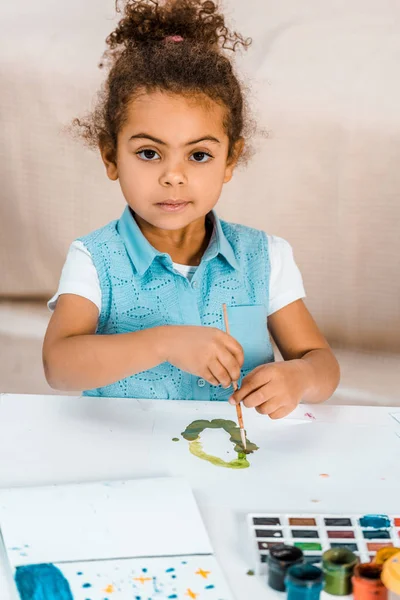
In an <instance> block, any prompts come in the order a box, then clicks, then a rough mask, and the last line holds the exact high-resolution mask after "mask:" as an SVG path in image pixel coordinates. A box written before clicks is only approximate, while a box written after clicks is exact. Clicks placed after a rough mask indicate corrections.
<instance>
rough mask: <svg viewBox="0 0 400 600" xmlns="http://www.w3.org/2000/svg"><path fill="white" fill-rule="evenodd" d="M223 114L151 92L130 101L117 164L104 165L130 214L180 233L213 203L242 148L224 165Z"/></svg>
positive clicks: (199, 102)
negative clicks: (123, 198) (131, 212)
mask: <svg viewBox="0 0 400 600" xmlns="http://www.w3.org/2000/svg"><path fill="white" fill-rule="evenodd" d="M224 114H225V110H224V108H222V107H221V106H220V105H218V104H217V103H215V102H213V101H211V100H210V99H208V98H203V97H197V98H195V99H193V98H192V99H188V98H186V97H184V96H181V95H173V94H166V93H163V92H154V93H150V94H143V95H141V96H140V97H138V98H137V99H135V100H134V101H132V102H131V104H130V106H129V108H128V111H127V119H126V122H125V123H124V125H123V127H122V128H121V130H120V132H119V134H118V146H117V161H116V164H114V163H112V162H111V161H109V160H108V159H107V153H106V152H105V151H103V150H102V157H103V161H104V163H105V165H106V169H107V174H108V176H109V178H110V179H113V180H116V179H119V182H120V185H121V189H122V193H123V194H124V196H125V199H126V201H127V203H128V204H129V206H130V207H131V208H132V210H133V211H134V212H135V213H136V214H137V215H138V216H139V217H140V218H141V219H142V220H144V221H145V222H147V223H148V224H150V225H151V226H153V227H155V228H159V229H163V230H177V229H182V228H184V227H185V226H187V225H188V224H189V223H192V222H193V221H196V220H197V219H201V218H203V217H204V215H206V214H207V213H208V212H209V211H210V210H211V209H212V208H213V207H214V206H215V204H216V203H217V201H218V198H219V196H220V194H221V189H222V185H223V184H224V183H226V182H228V181H229V180H230V179H231V177H232V173H233V169H234V167H235V164H236V162H237V158H238V157H239V155H240V152H241V150H242V147H243V141H242V140H240V141H239V142H238V144H237V146H236V154H235V158H234V159H233V160H231V161H230V162H229V163H228V162H227V156H228V144H229V140H228V136H227V135H226V133H225V131H224V128H223V118H224Z"/></svg>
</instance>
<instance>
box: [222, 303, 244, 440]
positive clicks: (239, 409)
mask: <svg viewBox="0 0 400 600" xmlns="http://www.w3.org/2000/svg"><path fill="white" fill-rule="evenodd" d="M222 309H223V311H224V322H225V330H226V333H228V334H229V321H228V311H227V309H226V304H223V305H222ZM232 386H233V390H234V391H235V392H236V390H237V389H238V384H237V381H233V382H232ZM236 414H237V418H238V421H239V429H240V437H241V440H242V444H243V448H244V449H245V450H246V448H247V444H246V432H245V430H244V424H243V415H242V407H241V405H240V402H239V403H238V404H236Z"/></svg>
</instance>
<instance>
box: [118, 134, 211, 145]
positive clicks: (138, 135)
mask: <svg viewBox="0 0 400 600" xmlns="http://www.w3.org/2000/svg"><path fill="white" fill-rule="evenodd" d="M136 138H141V139H143V138H145V139H148V140H152V141H153V142H156V143H157V144H162V145H163V146H166V145H167V143H166V142H163V141H162V140H159V139H158V138H156V137H154V136H153V135H150V134H148V133H136V134H135V135H132V136H131V137H130V138H129V141H131V140H134V139H136ZM205 140H208V141H209V142H216V143H217V144H220V143H221V142H220V140H219V139H218V138H216V137H214V136H213V135H205V136H204V137H201V138H199V139H198V140H192V141H191V142H187V144H186V146H191V145H192V144H198V143H199V142H203V141H205Z"/></svg>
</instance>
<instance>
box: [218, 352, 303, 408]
mask: <svg viewBox="0 0 400 600" xmlns="http://www.w3.org/2000/svg"><path fill="white" fill-rule="evenodd" d="M308 367H309V365H308V364H307V363H305V362H304V361H303V360H301V359H293V360H288V361H283V362H276V363H268V364H266V365H260V366H259V367H256V368H255V369H254V370H253V371H251V373H249V374H248V375H246V377H245V378H244V379H243V382H242V385H241V387H240V389H239V390H237V391H236V392H235V393H234V394H233V395H232V396H231V398H230V399H229V402H230V403H231V404H234V405H235V404H237V403H238V402H243V404H244V405H245V406H246V407H247V408H255V409H256V410H257V412H259V413H261V414H263V415H268V416H269V417H270V418H271V419H281V418H282V417H286V415H288V414H289V413H291V412H292V411H293V410H294V409H295V408H296V406H297V405H298V404H299V403H300V401H301V400H302V397H303V395H304V393H305V391H306V389H307V383H308V377H307V374H308V372H309V371H308Z"/></svg>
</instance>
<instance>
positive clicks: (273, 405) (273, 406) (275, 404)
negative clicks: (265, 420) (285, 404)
mask: <svg viewBox="0 0 400 600" xmlns="http://www.w3.org/2000/svg"><path fill="white" fill-rule="evenodd" d="M281 408H282V400H281V398H279V397H278V396H273V397H272V398H270V399H269V400H268V401H267V402H264V403H263V404H259V405H258V406H256V411H257V412H258V413H260V415H269V416H271V415H272V414H274V413H275V412H276V411H278V412H279V410H280V409H281ZM278 418H279V417H278Z"/></svg>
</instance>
